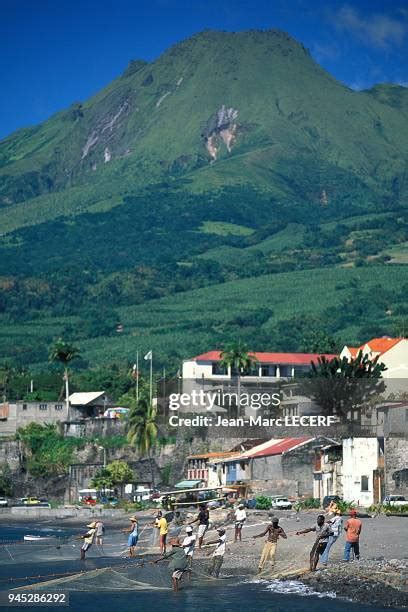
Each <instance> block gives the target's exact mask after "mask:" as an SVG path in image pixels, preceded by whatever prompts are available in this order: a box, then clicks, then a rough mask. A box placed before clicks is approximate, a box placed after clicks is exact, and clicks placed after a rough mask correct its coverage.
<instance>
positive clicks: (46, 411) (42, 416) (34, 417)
mask: <svg viewBox="0 0 408 612" xmlns="http://www.w3.org/2000/svg"><path fill="white" fill-rule="evenodd" d="M66 420H67V406H66V403H65V402H64V401H53V402H50V401H41V402H25V401H23V402H4V403H3V404H1V405H0V436H11V435H14V434H15V433H16V432H17V429H19V427H25V426H26V425H28V424H29V423H39V424H41V425H45V424H55V423H60V422H63V421H66Z"/></svg>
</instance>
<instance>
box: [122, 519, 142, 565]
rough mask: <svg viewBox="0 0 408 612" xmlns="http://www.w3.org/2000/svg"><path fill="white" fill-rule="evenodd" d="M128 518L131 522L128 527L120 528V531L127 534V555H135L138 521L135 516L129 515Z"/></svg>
mask: <svg viewBox="0 0 408 612" xmlns="http://www.w3.org/2000/svg"><path fill="white" fill-rule="evenodd" d="M129 520H130V522H131V525H130V527H126V528H125V529H122V532H123V533H128V534H129V537H128V542H127V545H128V546H129V557H136V554H135V549H136V545H137V541H138V539H139V523H138V519H137V517H136V516H131V517H130V519H129Z"/></svg>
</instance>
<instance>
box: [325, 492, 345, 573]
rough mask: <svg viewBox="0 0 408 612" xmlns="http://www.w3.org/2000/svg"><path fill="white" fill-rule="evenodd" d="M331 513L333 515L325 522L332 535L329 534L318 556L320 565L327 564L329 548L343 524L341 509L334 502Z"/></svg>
mask: <svg viewBox="0 0 408 612" xmlns="http://www.w3.org/2000/svg"><path fill="white" fill-rule="evenodd" d="M332 514H333V515H334V516H333V517H332V518H330V519H328V520H327V523H328V524H329V525H330V527H331V531H332V535H331V536H329V540H328V542H327V546H326V548H325V549H324V552H323V554H322V556H321V557H320V563H321V564H322V565H327V562H328V560H329V554H330V549H331V547H332V546H333V544H334V543H335V542H336V541H337V540H338V538H339V535H340V533H341V528H342V525H343V519H342V517H341V510H340V509H339V508H338V506H337V504H335V508H334V507H332Z"/></svg>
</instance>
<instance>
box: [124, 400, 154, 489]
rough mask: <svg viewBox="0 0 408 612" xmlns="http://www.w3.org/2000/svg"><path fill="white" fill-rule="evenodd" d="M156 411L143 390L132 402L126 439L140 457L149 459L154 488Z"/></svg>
mask: <svg viewBox="0 0 408 612" xmlns="http://www.w3.org/2000/svg"><path fill="white" fill-rule="evenodd" d="M156 418H157V410H156V408H155V406H153V405H152V404H151V403H150V400H149V395H148V393H147V392H146V391H145V390H144V391H143V393H142V394H141V395H139V401H136V400H134V401H133V402H132V405H131V408H130V411H129V419H128V434H127V438H128V441H129V443H130V444H131V445H132V446H135V447H136V448H137V450H138V451H139V453H140V455H141V456H142V457H146V455H147V456H148V458H149V461H150V470H151V474H152V485H153V486H154V466H153V460H152V456H151V452H152V450H153V449H154V447H155V445H156V442H157V424H156Z"/></svg>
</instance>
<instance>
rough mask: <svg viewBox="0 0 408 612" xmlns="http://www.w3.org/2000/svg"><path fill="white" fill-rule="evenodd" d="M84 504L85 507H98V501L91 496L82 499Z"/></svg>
mask: <svg viewBox="0 0 408 612" xmlns="http://www.w3.org/2000/svg"><path fill="white" fill-rule="evenodd" d="M82 503H83V504H85V506H96V499H95V498H94V497H91V496H90V495H89V496H88V497H84V498H83V499H82Z"/></svg>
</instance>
